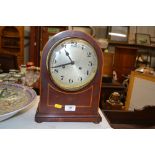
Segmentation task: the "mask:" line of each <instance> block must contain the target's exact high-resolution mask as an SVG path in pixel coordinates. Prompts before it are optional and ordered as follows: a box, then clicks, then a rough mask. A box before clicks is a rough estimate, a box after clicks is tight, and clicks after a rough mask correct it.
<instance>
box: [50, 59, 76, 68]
mask: <svg viewBox="0 0 155 155" xmlns="http://www.w3.org/2000/svg"><path fill="white" fill-rule="evenodd" d="M73 64H74V61H72V62H69V63H65V64H61V65H57V66H53V67H51V68H57V67H64V66H67V65H73Z"/></svg>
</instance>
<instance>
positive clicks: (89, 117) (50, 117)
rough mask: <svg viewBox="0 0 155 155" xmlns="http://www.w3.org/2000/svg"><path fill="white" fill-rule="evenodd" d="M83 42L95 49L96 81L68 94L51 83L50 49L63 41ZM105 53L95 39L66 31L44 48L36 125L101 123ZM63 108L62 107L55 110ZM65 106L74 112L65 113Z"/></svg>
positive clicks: (77, 32) (81, 33) (80, 33)
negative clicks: (100, 103) (96, 61)
mask: <svg viewBox="0 0 155 155" xmlns="http://www.w3.org/2000/svg"><path fill="white" fill-rule="evenodd" d="M66 38H80V39H83V40H85V41H87V42H88V43H89V44H90V45H92V46H93V47H94V49H95V51H96V55H97V59H98V68H97V72H96V75H95V77H94V79H93V80H92V81H91V82H90V83H89V84H88V85H87V86H85V87H84V88H82V89H80V90H77V91H66V90H62V89H61V88H59V87H57V86H56V85H55V83H54V82H53V81H52V80H51V77H50V73H49V71H48V68H47V64H46V62H47V56H48V53H49V51H50V49H51V48H52V47H53V46H54V45H55V44H56V43H58V42H59V41H60V40H64V39H66ZM102 64H103V62H102V51H101V49H100V47H99V46H98V44H97V43H96V42H95V41H94V39H93V38H92V37H91V36H89V35H87V34H85V33H83V32H79V31H69V30H68V31H64V32H60V33H58V34H56V35H55V36H54V37H53V38H51V39H50V40H49V41H48V42H47V44H46V45H45V47H44V49H43V53H42V60H41V81H40V82H41V85H40V90H41V91H40V103H39V106H38V109H37V112H36V116H35V121H36V122H94V123H99V122H100V121H101V116H100V115H99V113H98V108H99V100H100V90H101V83H102ZM56 105H60V107H56ZM66 105H75V107H76V110H75V111H65V106H66Z"/></svg>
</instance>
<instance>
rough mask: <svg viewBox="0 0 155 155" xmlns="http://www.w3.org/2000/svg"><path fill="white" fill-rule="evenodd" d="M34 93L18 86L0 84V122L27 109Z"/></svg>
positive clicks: (29, 89)
mask: <svg viewBox="0 0 155 155" xmlns="http://www.w3.org/2000/svg"><path fill="white" fill-rule="evenodd" d="M36 96H37V95H36V92H35V91H34V90H33V89H31V88H29V87H26V86H23V85H19V84H4V83H1V84H0V121H2V120H5V119H7V118H9V117H11V116H13V115H15V114H17V113H18V112H20V111H22V110H25V109H27V108H28V107H29V106H30V105H31V104H32V103H33V101H34V99H35V98H36Z"/></svg>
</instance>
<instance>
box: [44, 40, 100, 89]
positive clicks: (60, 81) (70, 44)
mask: <svg viewBox="0 0 155 155" xmlns="http://www.w3.org/2000/svg"><path fill="white" fill-rule="evenodd" d="M97 67H98V59H97V55H96V52H95V49H94V48H93V46H92V45H91V44H89V43H88V42H87V41H85V40H82V39H79V38H68V39H65V40H62V41H60V42H58V43H56V45H54V46H53V47H52V48H51V50H50V52H49V55H48V59H47V68H48V70H49V73H50V76H51V79H52V80H53V81H54V83H55V84H56V85H57V86H58V87H60V88H62V89H64V90H69V91H75V90H79V89H81V88H83V87H85V86H86V85H88V84H89V83H90V82H91V81H92V79H93V78H94V76H95V74H96V71H97Z"/></svg>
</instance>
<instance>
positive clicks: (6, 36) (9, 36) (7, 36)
mask: <svg viewBox="0 0 155 155" xmlns="http://www.w3.org/2000/svg"><path fill="white" fill-rule="evenodd" d="M2 38H17V39H20V37H19V36H11V35H5V36H2Z"/></svg>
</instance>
